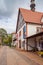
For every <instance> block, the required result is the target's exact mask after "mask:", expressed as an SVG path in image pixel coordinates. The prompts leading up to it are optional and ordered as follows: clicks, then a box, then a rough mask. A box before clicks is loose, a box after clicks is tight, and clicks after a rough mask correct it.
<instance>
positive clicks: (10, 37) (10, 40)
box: [8, 34, 12, 46]
mask: <svg viewBox="0 0 43 65" xmlns="http://www.w3.org/2000/svg"><path fill="white" fill-rule="evenodd" d="M8 41H9V46H11V43H12V34H8Z"/></svg>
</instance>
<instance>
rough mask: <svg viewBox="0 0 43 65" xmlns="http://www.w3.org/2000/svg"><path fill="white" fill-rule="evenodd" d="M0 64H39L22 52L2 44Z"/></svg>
mask: <svg viewBox="0 0 43 65" xmlns="http://www.w3.org/2000/svg"><path fill="white" fill-rule="evenodd" d="M0 65H40V64H38V63H36V62H35V61H34V60H31V59H30V58H28V57H27V56H25V55H24V53H21V52H19V51H17V50H14V49H11V48H10V47H7V46H4V47H1V48H0Z"/></svg>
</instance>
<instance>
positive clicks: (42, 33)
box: [26, 32, 43, 39]
mask: <svg viewBox="0 0 43 65" xmlns="http://www.w3.org/2000/svg"><path fill="white" fill-rule="evenodd" d="M42 35H43V32H40V33H37V34H34V35H32V36H29V37H26V39H28V38H34V37H38V36H42Z"/></svg>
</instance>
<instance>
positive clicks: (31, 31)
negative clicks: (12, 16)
mask: <svg viewBox="0 0 43 65" xmlns="http://www.w3.org/2000/svg"><path fill="white" fill-rule="evenodd" d="M37 27H41V25H37V24H27V36H32V35H34V34H36V32H37Z"/></svg>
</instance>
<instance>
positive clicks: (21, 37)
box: [17, 23, 26, 49]
mask: <svg viewBox="0 0 43 65" xmlns="http://www.w3.org/2000/svg"><path fill="white" fill-rule="evenodd" d="M24 26H26V23H25V24H24V25H23V26H22V28H21V29H19V31H18V32H17V34H18V47H19V40H21V49H23V47H22V42H23V41H24V40H25V39H23V28H24ZM20 31H21V36H20V37H19V32H20Z"/></svg>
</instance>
